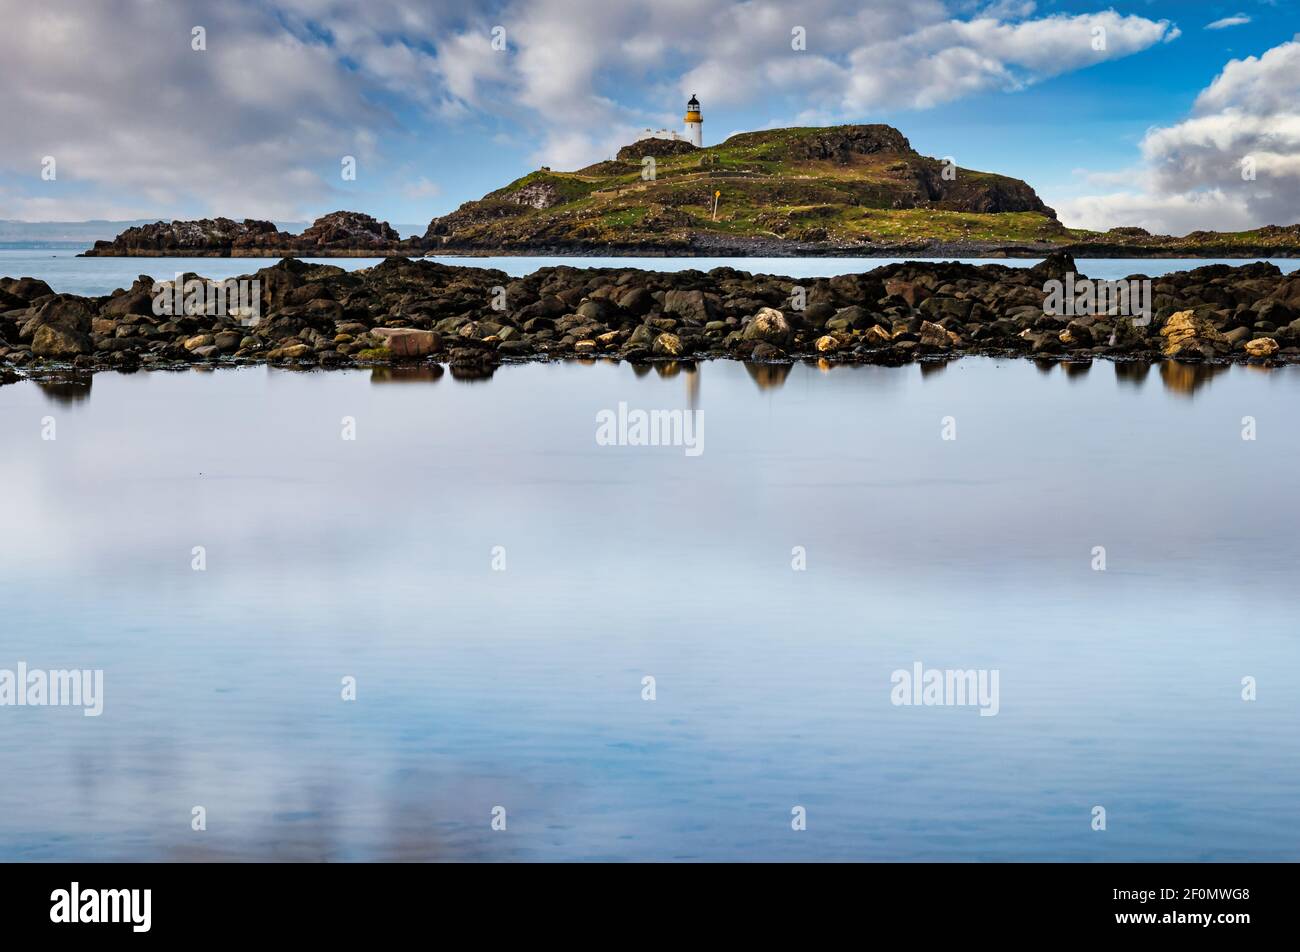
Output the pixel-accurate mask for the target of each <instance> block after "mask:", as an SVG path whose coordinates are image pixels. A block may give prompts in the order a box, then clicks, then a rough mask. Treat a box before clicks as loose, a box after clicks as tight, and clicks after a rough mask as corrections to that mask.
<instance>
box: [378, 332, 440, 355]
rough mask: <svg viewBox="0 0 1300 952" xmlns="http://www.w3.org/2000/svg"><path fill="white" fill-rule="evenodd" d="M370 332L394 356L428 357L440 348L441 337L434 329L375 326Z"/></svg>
mask: <svg viewBox="0 0 1300 952" xmlns="http://www.w3.org/2000/svg"><path fill="white" fill-rule="evenodd" d="M372 333H373V334H374V336H375V337H378V338H379V339H380V340H383V341H385V342H386V344H387V347H388V350H389V351H390V352H391V353H392V355H393V356H394V357H401V358H414V357H428V356H429V355H431V354H436V353H438V351H440V350H442V338H441V337H439V336H438V334H437V333H436V332H434V331H421V330H416V329H414V328H409V327H377V328H375V329H374V331H372Z"/></svg>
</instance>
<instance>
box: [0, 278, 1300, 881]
mask: <svg viewBox="0 0 1300 952" xmlns="http://www.w3.org/2000/svg"><path fill="white" fill-rule="evenodd" d="M0 270H3V269H0ZM1298 398H1300V370H1297V369H1295V368H1283V369H1279V370H1275V371H1272V372H1261V371H1258V370H1255V369H1252V368H1246V367H1232V368H1225V369H1221V370H1218V371H1214V372H1210V371H1207V370H1205V369H1201V370H1195V369H1193V368H1188V367H1178V366H1177V365H1172V364H1171V365H1165V366H1164V367H1157V368H1152V369H1150V370H1134V369H1132V368H1124V367H1122V366H1121V367H1117V366H1115V365H1112V364H1109V363H1102V362H1098V363H1096V364H1093V365H1092V366H1091V367H1090V368H1088V367H1085V366H1081V365H1075V366H1073V368H1072V369H1071V370H1070V371H1069V372H1067V370H1066V369H1065V368H1064V367H1062V366H1057V367H1054V368H1039V367H1037V366H1035V365H1034V364H1033V363H1030V362H1028V361H994V360H987V359H964V360H960V361H957V362H954V363H951V364H949V365H947V366H946V367H933V366H932V367H929V368H924V369H923V368H922V367H920V366H917V365H912V366H907V367H901V368H872V367H852V368H850V367H845V368H836V369H833V370H831V371H829V372H823V371H820V370H818V369H817V368H816V367H812V366H807V365H799V366H795V367H793V368H773V367H758V368H754V367H745V366H743V365H741V364H736V363H730V362H720V363H713V364H708V365H705V366H703V367H701V368H700V369H699V370H698V371H696V372H694V373H691V372H685V371H681V370H679V371H677V372H674V370H673V369H670V368H661V369H660V370H658V371H654V370H651V371H646V370H644V369H642V370H640V371H638V370H634V369H633V368H632V367H630V366H628V365H626V364H624V365H613V364H607V363H598V364H593V365H583V364H577V363H573V364H552V365H526V366H511V367H504V368H502V369H501V370H499V371H498V372H497V373H496V374H495V376H494V377H493V378H492V379H491V380H489V381H485V382H479V383H475V384H469V383H465V382H461V381H457V380H455V379H453V378H452V377H451V376H450V375H442V376H440V377H434V376H433V375H432V374H431V373H429V372H426V373H424V374H414V375H411V374H407V375H394V374H392V373H384V372H380V371H376V372H374V373H371V372H363V371H337V372H331V373H298V372H288V371H278V370H272V369H268V368H264V367H262V368H249V369H241V370H222V371H217V372H194V371H187V372H183V373H164V372H155V373H139V374H134V375H129V376H127V375H118V374H111V373H104V374H99V375H96V376H95V377H94V378H93V381H92V382H91V383H89V385H85V384H81V385H78V384H75V383H73V384H67V383H64V384H57V385H56V384H47V385H39V384H37V383H34V382H30V381H29V382H23V383H19V384H16V385H12V386H6V387H3V388H0V447H2V448H3V452H2V453H0V492H2V496H0V498H3V499H4V503H5V505H4V518H3V528H2V530H0V602H2V603H3V606H4V608H3V620H0V668H11V669H12V668H14V667H15V666H16V664H17V662H19V661H25V662H27V664H28V665H30V666H32V667H43V668H64V667H78V668H102V669H103V670H104V672H105V706H104V713H103V714H102V715H101V716H100V717H98V718H87V717H83V716H82V714H81V712H80V711H79V710H76V709H71V708H36V707H3V708H0V859H2V860H58V859H62V860H72V859H132V860H143V859H172V858H174V859H222V858H259V859H329V860H363V859H420V860H425V859H433V860H438V859H489V860H505V859H513V860H541V859H620V860H622V859H651V860H668V859H699V860H703V859H811V860H830V859H883V860H938V859H957V860H1022V859H1061V860H1101V859H1124V860H1162V859H1163V860H1266V859H1272V860H1294V859H1296V858H1297V856H1300V738H1298V737H1297V732H1296V725H1297V724H1300V694H1298V693H1297V692H1296V691H1295V689H1294V685H1295V684H1296V683H1297V682H1300V634H1298V632H1297V625H1296V620H1295V619H1296V611H1295V606H1296V595H1295V590H1296V586H1295V580H1294V576H1295V566H1296V556H1297V541H1296V540H1297V528H1298V526H1297V523H1298V522H1300V509H1298V508H1297V507H1296V506H1295V505H1294V502H1293V500H1294V497H1295V473H1296V471H1297V463H1298V462H1300V434H1298V433H1297V430H1296V427H1295V425H1294V421H1295V406H1296V401H1297V399H1298ZM620 401H626V402H627V403H628V404H629V405H630V406H631V407H634V408H635V407H640V408H646V409H652V408H687V407H691V406H694V407H695V408H697V409H699V410H701V411H702V412H703V414H704V419H705V429H704V452H703V453H702V455H700V456H698V457H693V458H691V457H687V456H686V455H685V453H684V452H683V450H682V449H681V448H673V447H628V446H614V447H610V446H598V445H597V443H596V441H595V438H594V433H595V429H596V425H595V420H596V414H597V413H598V412H599V411H601V410H602V409H607V408H613V407H616V406H617V405H618V403H619V402H620ZM1247 415H1249V416H1253V417H1254V418H1255V419H1256V421H1257V430H1258V439H1256V440H1254V441H1245V440H1243V439H1242V438H1241V421H1242V417H1243V416H1247ZM345 416H349V417H353V418H355V420H356V426H357V430H356V432H357V439H356V440H355V441H345V440H343V439H341V438H340V433H341V420H342V418H343V417H345ZM945 416H952V417H955V420H956V427H957V439H956V440H953V441H945V440H942V439H941V438H940V432H941V419H942V418H943V417H945ZM45 417H53V418H54V419H55V421H56V423H57V439H56V440H54V441H45V440H42V439H41V432H42V419H43V418H45ZM1099 545H1100V546H1105V548H1106V553H1107V570H1106V571H1104V572H1098V571H1093V569H1092V567H1091V566H1092V562H1093V558H1094V556H1093V549H1094V547H1095V546H1099ZM195 546H204V547H205V549H206V554H207V570H206V571H205V572H196V571H193V570H192V568H191V564H192V558H193V556H192V551H193V548H194V547H195ZM496 546H501V547H504V557H505V560H506V561H505V570H504V571H494V570H493V558H494V547H496ZM796 546H802V547H804V549H805V551H806V553H807V568H806V570H805V571H794V570H792V568H791V560H792V549H793V548H794V547H796ZM497 553H498V554H500V550H497ZM917 661H920V662H922V663H924V664H925V665H926V666H928V667H939V668H963V669H966V668H989V669H996V670H998V671H999V672H1000V711H999V713H998V715H997V716H995V717H980V716H979V714H978V711H977V710H976V709H975V708H973V707H928V708H927V707H901V706H894V705H892V704H891V703H890V688H891V684H890V676H891V673H892V672H893V671H894V670H896V669H908V668H910V667H911V666H912V665H913V663H914V662H917ZM647 675H649V676H653V677H654V678H655V679H656V687H657V692H656V693H657V697H656V699H655V700H654V701H646V700H643V699H642V679H643V678H644V677H646V676H647ZM345 676H352V677H355V678H356V679H357V692H358V697H357V700H356V701H355V702H345V701H342V700H341V699H340V690H341V688H340V679H341V678H343V677H345ZM1246 676H1253V677H1255V678H1256V679H1257V680H1258V685H1259V688H1258V700H1256V701H1254V702H1246V701H1243V700H1242V699H1241V679H1242V678H1243V677H1246ZM1097 805H1101V806H1104V807H1105V809H1106V811H1107V827H1108V828H1107V830H1106V831H1105V832H1094V831H1093V830H1092V829H1091V826H1090V821H1091V816H1092V814H1091V811H1092V809H1093V807H1094V806H1097ZM195 806H203V807H205V808H206V811H207V830H206V831H204V832H194V831H193V830H191V811H192V809H193V808H194V807H195ZM495 806H504V807H505V808H506V811H507V818H508V823H507V829H506V830H505V831H497V832H494V831H493V830H492V829H491V826H490V821H491V814H492V809H493V807H495ZM794 806H803V807H805V808H806V810H807V818H808V820H807V830H806V831H802V832H795V831H793V830H792V829H791V809H792V808H793V807H794Z"/></svg>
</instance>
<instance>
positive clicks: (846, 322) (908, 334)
mask: <svg viewBox="0 0 1300 952" xmlns="http://www.w3.org/2000/svg"><path fill="white" fill-rule="evenodd" d="M1075 272H1076V266H1075V263H1074V261H1073V260H1072V259H1071V258H1070V257H1069V256H1067V255H1061V254H1054V255H1052V256H1049V257H1048V258H1046V259H1044V260H1043V261H1042V262H1041V263H1039V264H1038V265H1036V266H1034V267H1032V268H1011V267H1008V266H1005V265H999V264H989V265H981V266H975V265H968V264H960V263H953V262H945V263H937V262H935V263H932V262H908V263H904V264H891V265H886V266H884V267H881V268H877V269H875V270H872V271H869V272H865V273H861V274H849V275H842V276H839V277H834V278H818V279H807V280H799V279H794V278H789V277H781V276H776V275H763V274H749V273H747V272H744V271H739V270H736V269H734V268H729V267H722V268H715V269H713V270H711V271H709V272H707V273H705V272H701V271H690V270H688V271H678V272H657V271H643V270H635V269H609V268H606V269H597V268H573V267H568V266H556V267H546V268H542V269H540V270H538V271H535V272H533V273H532V274H529V275H527V276H525V277H521V278H511V277H509V276H508V275H507V274H506V273H505V272H503V271H500V270H496V269H488V268H473V267H460V266H449V265H444V264H439V263H435V262H432V261H427V260H419V259H416V260H411V259H407V258H401V257H393V258H388V259H387V260H385V261H384V262H382V263H381V264H378V265H376V266H374V267H372V268H367V269H364V270H361V271H352V272H349V271H345V270H343V269H342V268H339V267H336V266H332V265H320V264H307V263H305V262H302V261H299V260H297V259H285V260H282V261H280V262H279V263H278V264H276V265H274V266H272V267H268V268H263V269H262V270H260V271H257V272H255V273H254V274H251V275H247V276H245V278H242V279H232V280H235V281H241V280H242V281H246V282H247V283H249V284H251V283H252V282H254V281H255V282H256V285H255V288H256V293H257V298H256V301H255V303H256V305H257V306H256V308H255V309H250V308H249V307H248V306H247V302H243V304H239V303H235V304H232V303H230V302H231V300H236V298H235V296H234V295H233V294H232V296H231V298H230V299H227V300H226V301H225V303H224V304H222V305H221V306H220V309H219V311H214V312H211V313H208V312H203V313H184V312H183V311H184V308H179V309H174V310H173V312H172V313H162V314H159V313H157V306H156V305H157V299H158V292H159V291H160V290H163V291H167V292H168V293H170V291H171V290H172V289H171V286H170V285H155V282H154V281H153V279H151V278H149V277H147V276H141V277H140V278H139V279H138V280H137V281H136V282H135V283H134V284H133V285H132V286H131V287H130V288H126V289H119V290H118V291H115V292H114V293H113V294H110V295H106V296H102V297H80V296H77V295H70V294H58V293H55V291H54V290H53V289H51V288H50V287H49V286H48V285H47V284H45V282H43V281H40V280H37V279H34V278H0V382H12V381H13V380H15V379H20V377H21V375H26V374H33V373H40V372H42V371H45V370H58V369H74V370H87V369H90V370H99V369H115V370H123V371H134V370H140V369H154V368H158V369H163V368H175V367H182V366H190V365H202V366H212V367H218V366H238V365H247V364H262V363H269V364H275V365H281V366H292V367H300V368H336V367H357V366H390V365H398V366H400V365H410V364H418V363H423V364H426V365H427V364H432V363H438V364H440V365H441V364H446V365H448V366H449V369H450V370H451V372H452V373H453V374H454V375H456V376H460V377H475V376H485V375H488V374H490V373H492V372H493V370H494V369H495V368H496V367H497V366H498V365H500V364H502V363H508V362H513V361H530V360H558V359H571V358H599V357H603V358H612V359H618V360H626V361H631V362H655V361H678V360H709V359H736V360H744V361H756V362H766V363H789V362H792V361H796V360H804V359H814V360H826V361H831V362H840V363H874V364H901V363H906V362H909V361H912V360H918V359H921V360H924V359H942V358H950V357H956V356H961V355H968V354H972V355H973V354H978V355H987V356H1022V357H1032V358H1037V359H1047V360H1088V359H1092V358H1112V359H1117V360H1147V361H1153V360H1161V359H1165V358H1176V359H1177V360H1179V361H1181V362H1197V361H1200V362H1211V363H1227V362H1296V361H1300V274H1297V275H1291V276H1284V275H1283V274H1282V273H1281V271H1280V270H1279V269H1278V268H1277V267H1276V266H1274V265H1272V264H1267V263H1253V264H1247V265H1243V266H1239V267H1231V266H1228V265H1209V266H1205V267H1201V268H1196V269H1193V270H1191V271H1182V272H1177V273H1172V274H1168V275H1165V276H1163V277H1160V278H1155V279H1151V284H1150V291H1151V298H1150V302H1149V303H1150V315H1149V319H1142V318H1138V319H1134V318H1130V317H1123V316H1109V315H1106V314H1101V315H1095V314H1087V313H1083V314H1079V315H1078V316H1067V315H1065V314H1055V313H1048V310H1054V308H1049V307H1048V299H1049V291H1048V287H1049V284H1050V282H1053V281H1065V280H1067V279H1069V280H1075V277H1073V276H1074V273H1075ZM186 278H187V280H190V281H191V283H190V284H189V285H188V287H190V288H199V289H200V290H202V289H204V288H207V289H208V290H209V291H211V289H212V288H214V287H216V285H214V284H210V283H208V282H204V281H202V279H199V278H198V277H197V276H193V275H187V276H186ZM1077 278H1078V280H1082V276H1077ZM209 309H211V302H210V300H209ZM253 310H256V312H257V313H256V314H253V313H252V311H253Z"/></svg>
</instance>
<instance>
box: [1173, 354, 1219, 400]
mask: <svg viewBox="0 0 1300 952" xmlns="http://www.w3.org/2000/svg"><path fill="white" fill-rule="evenodd" d="M1230 367H1231V365H1230V364H1184V363H1180V362H1179V361H1177V360H1166V361H1164V362H1163V363H1162V364H1161V365H1160V379H1161V380H1163V381H1164V384H1165V389H1167V390H1172V391H1173V392H1174V393H1177V394H1181V395H1183V396H1189V397H1190V396H1191V395H1192V394H1194V393H1195V392H1196V391H1197V390H1199V389H1201V387H1203V386H1205V385H1206V384H1207V383H1209V382H1210V381H1211V380H1213V379H1214V378H1215V377H1217V376H1219V374H1221V373H1223V372H1224V371H1226V370H1228V369H1230Z"/></svg>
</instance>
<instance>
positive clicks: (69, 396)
mask: <svg viewBox="0 0 1300 952" xmlns="http://www.w3.org/2000/svg"><path fill="white" fill-rule="evenodd" d="M93 379H94V374H69V375H67V376H63V377H58V378H55V379H52V380H37V381H35V383H36V386H38V387H40V389H41V393H43V394H45V396H47V397H48V398H49V399H50V400H51V402H53V403H61V404H64V405H65V406H67V405H71V404H77V403H81V402H82V401H83V400H87V399H89V397H90V384H91V381H92V380H93Z"/></svg>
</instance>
